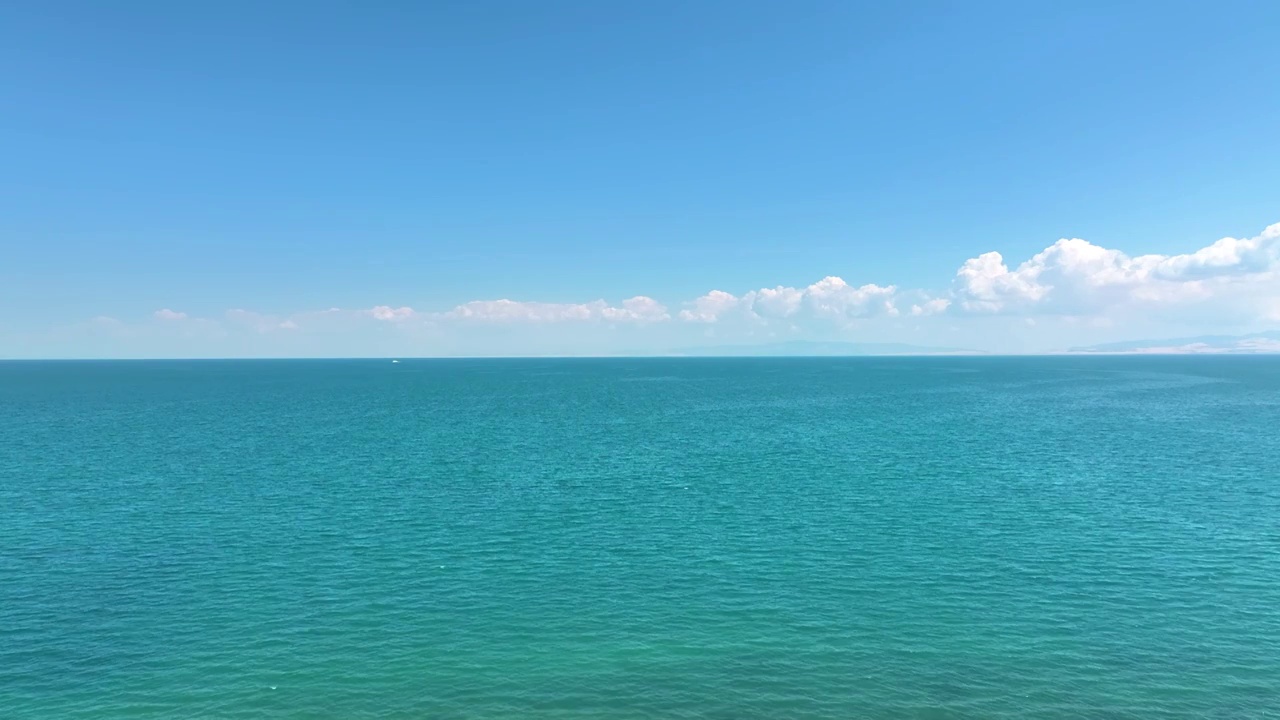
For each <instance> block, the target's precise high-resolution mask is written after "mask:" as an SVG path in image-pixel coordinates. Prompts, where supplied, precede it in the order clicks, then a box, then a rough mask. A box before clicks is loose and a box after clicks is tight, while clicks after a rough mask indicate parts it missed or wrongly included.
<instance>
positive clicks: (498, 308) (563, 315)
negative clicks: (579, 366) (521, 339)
mask: <svg viewBox="0 0 1280 720" xmlns="http://www.w3.org/2000/svg"><path fill="white" fill-rule="evenodd" d="M444 316H445V317H447V318H450V319H455V320H474V321H478V322H494V323H512V322H531V323H554V322H573V321H579V322H580V321H589V320H603V321H606V322H618V323H640V324H643V323H651V322H661V321H663V320H668V319H670V317H671V316H670V315H669V314H668V313H667V308H666V307H665V306H664V305H662V303H659V302H658V301H657V300H654V299H653V298H650V297H645V296H643V295H638V296H636V297H633V298H630V299H629V300H624V301H623V302H622V304H621V306H618V307H614V306H611V305H609V304H608V303H606V302H605V301H604V300H596V301H594V302H589V303H543V302H518V301H516V300H473V301H471V302H469V303H465V304H462V305H459V306H457V307H455V308H454V309H453V310H450V311H449V312H447V313H445V314H444Z"/></svg>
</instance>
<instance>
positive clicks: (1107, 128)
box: [0, 0, 1280, 357]
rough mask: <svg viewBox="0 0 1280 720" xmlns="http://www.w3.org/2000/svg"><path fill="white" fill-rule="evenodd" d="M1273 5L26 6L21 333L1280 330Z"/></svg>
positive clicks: (14, 16)
mask: <svg viewBox="0 0 1280 720" xmlns="http://www.w3.org/2000/svg"><path fill="white" fill-rule="evenodd" d="M1277 26H1280V5H1277V4H1275V3H1269V2H1233V1H1227V2H1216V3H1204V2H1197V3H1188V2H1158V3H1155V2H1151V3H1144V2H1124V3H1114V2H1106V3H1102V2H1060V3H1050V2H1044V3H1027V2H999V3H981V2H974V3H956V2H946V3H932V2H909V3H853V2H797V3H782V2H767V3H766V2H732V3H730V2H723V3H722V2H697V3H675V2H648V3H626V4H624V3H599V2H556V1H548V2H540V3H524V2H476V3H463V2H437V3H425V2H390V1H383V2H371V3H344V2H270V3H261V2H254V3H249V2H222V3H171V2H127V1H125V0H121V1H120V2H115V3H90V2H55V1H47V2H14V3H6V4H4V5H3V6H0V158H3V160H0V251H2V252H0V357H117V356H119V357H139V356H142V357H148V356H164V357H181V356H202V357H207V356H241V355H250V356H258V355H262V356H278V355H284V356H289V355H343V356H345V355H438V354H443V355H454V354H463V355H468V354H498V355H524V354H597V353H605V354H608V353H633V352H665V351H671V350H676V349H680V348H686V347H695V346H702V345H721V344H734V343H764V342H778V341H785V340H848V341H856V342H906V343H912V344H918V345H922V346H948V347H967V348H975V349H981V350H991V351H1001V352H1025V351H1045V350H1054V349H1058V348H1061V347H1065V346H1068V345H1073V344H1086V343H1091V342H1107V341H1117V340H1125V339H1133V338H1142V337H1174V336H1185V335H1195V334H1201V333H1206V332H1210V331H1212V332H1219V333H1220V332H1232V333H1235V332H1239V333H1245V332H1254V331H1260V330H1273V329H1276V328H1280V228H1272V229H1271V230H1267V228H1268V227H1270V226H1272V225H1273V224H1275V223H1277V222H1280V173H1278V172H1277V168H1280V142H1277V138H1280V119H1278V118H1280V82H1277V78H1280V54H1277V53H1276V52H1275V50H1274V29H1275V28H1276V27H1277ZM1223 238H1231V239H1232V240H1231V241H1230V242H1228V241H1226V240H1222V239H1223ZM1060 239H1066V240H1068V242H1066V243H1059V242H1058V241H1059V240H1060ZM991 253H999V256H998V257H994V256H992V255H991ZM762 291H767V292H762Z"/></svg>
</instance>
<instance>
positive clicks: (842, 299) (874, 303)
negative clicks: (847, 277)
mask: <svg viewBox="0 0 1280 720" xmlns="http://www.w3.org/2000/svg"><path fill="white" fill-rule="evenodd" d="M897 292H898V288H896V287H894V286H893V285H888V286H880V285H874V284H873V285H863V286H862V287H857V288H855V287H853V286H852V285H850V284H848V283H846V282H845V281H844V280H841V279H840V278H838V277H835V276H834V275H832V276H828V277H825V278H823V279H821V280H819V281H818V282H816V283H814V284H812V285H810V286H809V287H807V288H805V291H804V297H805V302H806V304H807V305H808V306H809V307H810V308H812V310H813V312H814V314H815V315H817V316H819V317H828V318H865V317H872V316H875V315H889V316H896V315H897V314H898V308H897V306H895V305H894V295H895V294H896V293H897Z"/></svg>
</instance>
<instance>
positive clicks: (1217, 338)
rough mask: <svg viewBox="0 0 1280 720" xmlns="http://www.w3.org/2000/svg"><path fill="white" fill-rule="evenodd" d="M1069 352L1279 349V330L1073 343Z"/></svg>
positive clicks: (1248, 352)
mask: <svg viewBox="0 0 1280 720" xmlns="http://www.w3.org/2000/svg"><path fill="white" fill-rule="evenodd" d="M1068 352H1072V353H1136V354H1162V353H1163V354H1188V355H1190V354H1220V355H1221V354H1232V355H1255V354H1261V353H1280V332H1262V333H1250V334H1248V335H1200V336H1197V337H1185V338H1171V339H1165V340H1129V341H1125V342H1114V343H1103V344H1100V345H1086V346H1082V347H1073V348H1071V349H1070V350H1068Z"/></svg>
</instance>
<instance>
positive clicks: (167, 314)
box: [153, 308, 187, 320]
mask: <svg viewBox="0 0 1280 720" xmlns="http://www.w3.org/2000/svg"><path fill="white" fill-rule="evenodd" d="M153 315H154V316H155V317H156V318H157V319H159V320H186V319H187V314H186V313H184V312H175V311H173V310H170V309H169V308H163V309H161V310H157V311H155V313H153Z"/></svg>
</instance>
